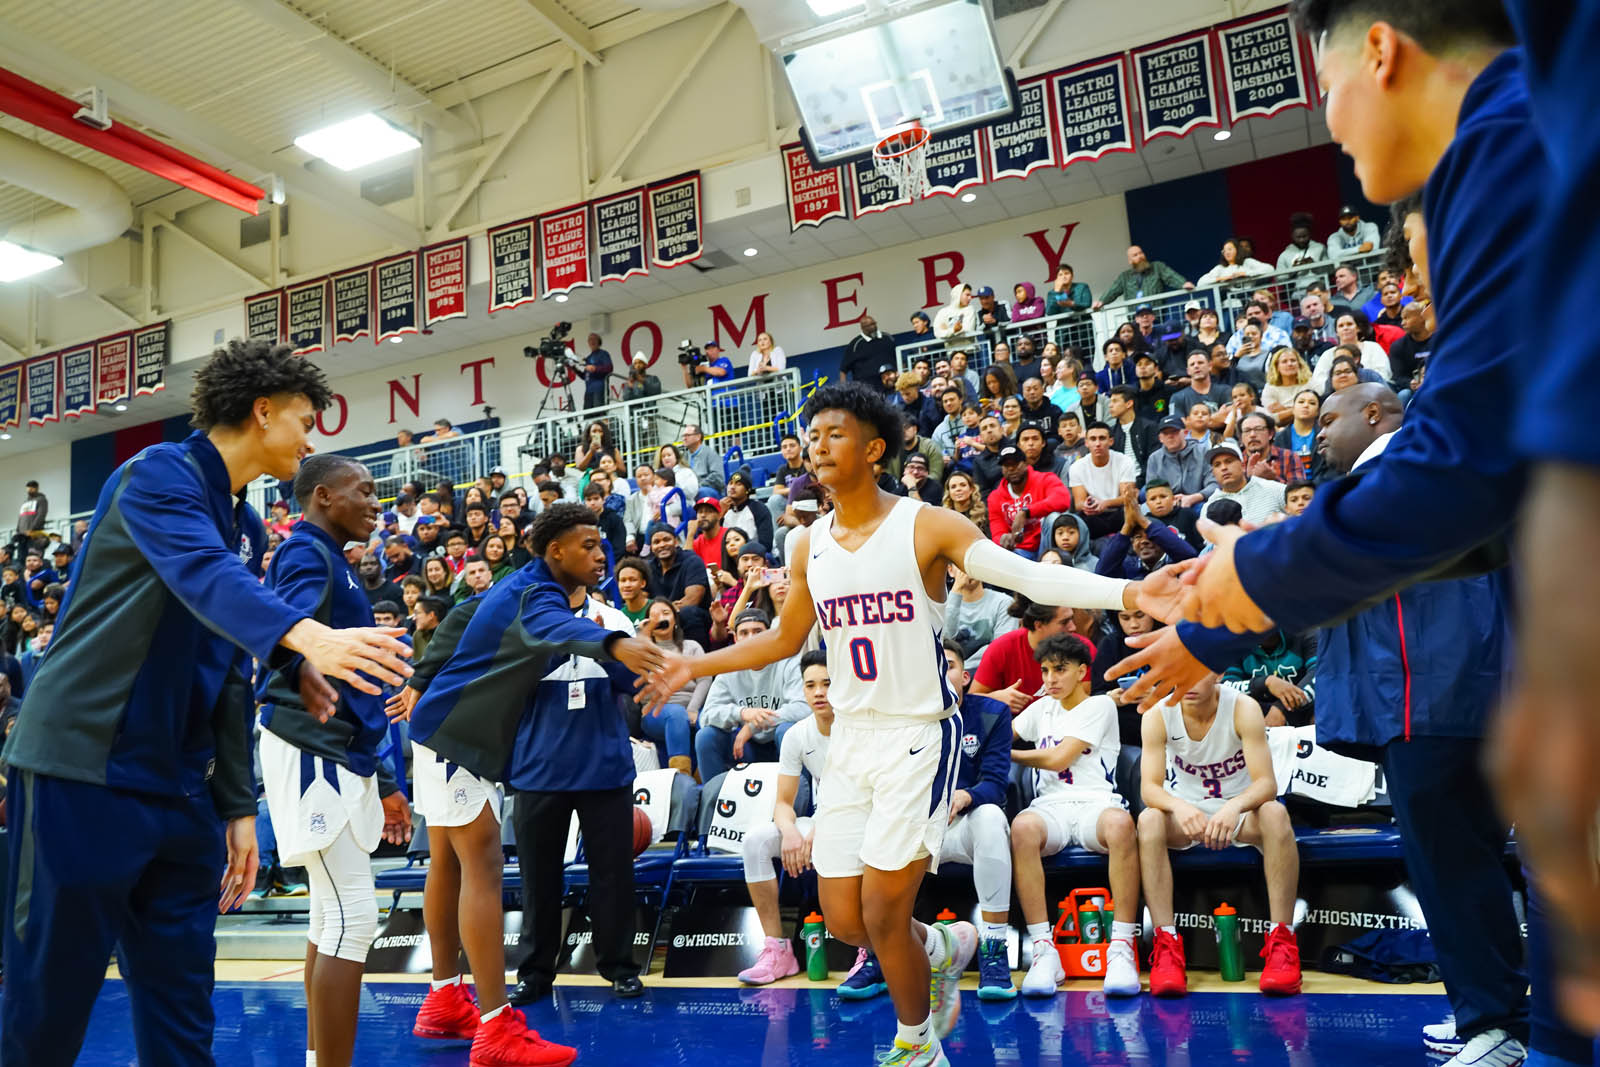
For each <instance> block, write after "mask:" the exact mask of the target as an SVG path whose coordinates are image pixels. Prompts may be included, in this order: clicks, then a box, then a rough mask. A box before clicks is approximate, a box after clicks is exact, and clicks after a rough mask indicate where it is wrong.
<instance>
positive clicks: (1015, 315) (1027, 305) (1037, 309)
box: [1011, 282, 1044, 322]
mask: <svg viewBox="0 0 1600 1067" xmlns="http://www.w3.org/2000/svg"><path fill="white" fill-rule="evenodd" d="M1011 296H1012V297H1013V299H1014V300H1015V303H1013V304H1012V305H1011V321H1012V322H1026V321H1028V320H1029V319H1042V318H1044V299H1043V298H1042V297H1039V296H1036V295H1035V294H1034V291H1033V283H1032V282H1018V283H1017V284H1016V285H1014V286H1012V287H1011Z"/></svg>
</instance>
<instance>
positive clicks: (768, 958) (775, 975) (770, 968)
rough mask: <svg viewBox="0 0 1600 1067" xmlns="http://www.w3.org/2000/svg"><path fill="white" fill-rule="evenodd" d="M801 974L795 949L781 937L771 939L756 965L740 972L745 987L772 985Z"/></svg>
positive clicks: (764, 947) (768, 939) (768, 940)
mask: <svg viewBox="0 0 1600 1067" xmlns="http://www.w3.org/2000/svg"><path fill="white" fill-rule="evenodd" d="M799 973H800V964H799V962H797V961H796V960H795V958H794V948H793V946H791V945H790V944H789V942H788V941H787V940H786V939H784V938H781V937H769V938H767V943H766V945H765V946H763V947H762V949H761V955H760V956H758V957H756V961H755V963H753V964H751V965H750V966H749V967H746V968H745V969H744V970H742V971H740V972H739V981H741V982H743V983H744V984H745V985H770V984H771V983H773V982H776V981H777V980H778V979H780V978H787V977H789V976H790V975H791V974H799Z"/></svg>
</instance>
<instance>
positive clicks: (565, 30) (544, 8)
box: [522, 0, 600, 67]
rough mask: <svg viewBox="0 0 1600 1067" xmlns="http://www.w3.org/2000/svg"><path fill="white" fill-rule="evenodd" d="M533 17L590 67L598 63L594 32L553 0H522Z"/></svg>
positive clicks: (598, 55)
mask: <svg viewBox="0 0 1600 1067" xmlns="http://www.w3.org/2000/svg"><path fill="white" fill-rule="evenodd" d="M522 2H523V3H524V4H526V5H528V10H529V11H530V12H532V14H533V17H534V18H536V19H538V20H539V21H540V22H542V23H544V24H545V26H547V27H549V29H550V31H551V32H552V33H554V34H555V35H556V36H557V37H559V38H560V39H561V41H562V43H564V44H565V45H566V46H567V47H568V48H570V49H572V50H573V51H574V52H576V53H578V55H580V56H582V57H583V61H584V62H585V63H587V64H589V65H590V66H591V67H598V66H599V65H600V50H599V48H597V47H596V46H595V43H594V34H593V33H591V32H589V27H587V26H585V25H584V24H583V23H581V22H579V21H578V20H577V19H575V18H573V17H572V16H571V15H569V14H567V13H566V12H565V11H563V10H562V9H561V7H560V6H559V5H558V4H556V3H555V2H554V0H522Z"/></svg>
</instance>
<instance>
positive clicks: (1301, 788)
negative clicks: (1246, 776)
mask: <svg viewBox="0 0 1600 1067" xmlns="http://www.w3.org/2000/svg"><path fill="white" fill-rule="evenodd" d="M1267 747H1268V748H1269V749H1270V750H1271V751H1272V769H1273V772H1274V773H1275V774H1276V775H1277V778H1278V795H1279V796H1285V795H1290V794H1292V795H1294V796H1297V797H1305V798H1306V799H1308V800H1315V801H1319V802H1321V803H1323V804H1328V805H1330V806H1332V807H1336V808H1359V807H1361V805H1363V804H1368V803H1371V801H1372V798H1373V797H1374V796H1376V795H1377V789H1378V786H1377V782H1378V765H1377V764H1376V763H1368V762H1366V761H1365V760H1358V759H1351V758H1350V757H1349V756H1341V755H1339V754H1338V753H1336V752H1329V751H1328V750H1327V749H1325V748H1323V747H1322V746H1321V745H1319V744H1317V728H1316V726H1315V725H1314V724H1313V725H1311V726H1299V727H1295V726H1273V727H1270V728H1268V730H1267Z"/></svg>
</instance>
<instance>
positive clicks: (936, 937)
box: [923, 923, 944, 1044]
mask: <svg viewBox="0 0 1600 1067" xmlns="http://www.w3.org/2000/svg"><path fill="white" fill-rule="evenodd" d="M927 929H928V938H927V940H926V941H924V942H923V947H924V948H926V949H927V950H928V965H929V966H930V967H934V968H938V967H940V966H942V965H943V964H944V936H943V935H942V934H940V933H939V931H938V930H937V929H936V928H935V927H934V924H932V923H929V924H928V928H927ZM923 1043H924V1044H926V1042H923Z"/></svg>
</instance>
